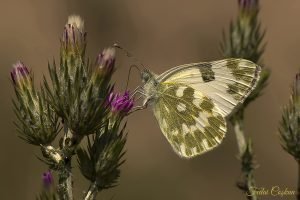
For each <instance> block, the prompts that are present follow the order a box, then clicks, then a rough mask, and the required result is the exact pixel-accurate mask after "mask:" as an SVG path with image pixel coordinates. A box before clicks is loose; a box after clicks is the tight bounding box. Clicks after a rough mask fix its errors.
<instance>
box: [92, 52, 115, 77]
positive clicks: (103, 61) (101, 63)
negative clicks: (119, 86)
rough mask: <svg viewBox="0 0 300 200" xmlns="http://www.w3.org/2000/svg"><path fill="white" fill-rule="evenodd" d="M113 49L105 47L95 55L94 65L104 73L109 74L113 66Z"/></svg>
mask: <svg viewBox="0 0 300 200" xmlns="http://www.w3.org/2000/svg"><path fill="white" fill-rule="evenodd" d="M115 54H116V52H115V49H114V48H107V49H104V50H103V51H102V53H100V54H99V55H98V56H97V60H96V66H97V68H98V70H100V71H104V73H105V74H111V73H112V72H113V69H114V66H115V60H116V59H115Z"/></svg>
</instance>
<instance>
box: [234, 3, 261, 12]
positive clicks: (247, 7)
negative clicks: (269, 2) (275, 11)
mask: <svg viewBox="0 0 300 200" xmlns="http://www.w3.org/2000/svg"><path fill="white" fill-rule="evenodd" d="M238 3H239V7H240V8H241V9H242V10H245V11H252V10H257V9H258V0H238Z"/></svg>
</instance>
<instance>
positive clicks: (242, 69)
mask: <svg viewBox="0 0 300 200" xmlns="http://www.w3.org/2000/svg"><path fill="white" fill-rule="evenodd" d="M259 72H260V67H259V66H257V65H256V64H255V63H253V62H251V61H248V60H245V59H235V58H230V59H224V60H219V61H213V62H203V63H192V64H187V65H181V66H178V67H174V68H172V69H170V70H168V71H166V72H165V73H163V74H161V75H160V76H159V77H158V80H159V81H161V82H165V83H178V84H186V85H189V86H191V87H193V88H194V89H195V90H197V91H201V92H202V93H203V94H204V95H206V96H207V97H209V98H210V99H212V100H213V102H214V103H215V104H216V105H217V106H218V108H219V109H220V111H221V113H222V115H223V116H227V115H229V114H230V113H231V112H232V110H233V109H234V108H235V107H236V106H237V105H238V104H240V103H242V102H243V101H244V100H245V98H246V97H247V96H248V95H249V94H250V93H251V91H252V90H253V89H254V88H255V86H256V84H257V82H258V80H259Z"/></svg>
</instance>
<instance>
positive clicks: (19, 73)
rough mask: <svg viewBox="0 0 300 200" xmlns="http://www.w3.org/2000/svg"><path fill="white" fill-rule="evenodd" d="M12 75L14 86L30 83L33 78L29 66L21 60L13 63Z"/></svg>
mask: <svg viewBox="0 0 300 200" xmlns="http://www.w3.org/2000/svg"><path fill="white" fill-rule="evenodd" d="M10 76H11V79H12V81H13V83H14V86H17V87H19V86H21V85H24V84H26V83H28V82H29V81H30V79H31V78H30V73H29V70H28V68H27V67H26V66H25V65H24V64H23V63H22V62H20V61H18V62H17V63H16V64H14V65H13V69H12V70H11V72H10Z"/></svg>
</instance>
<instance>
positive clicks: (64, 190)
mask: <svg viewBox="0 0 300 200" xmlns="http://www.w3.org/2000/svg"><path fill="white" fill-rule="evenodd" d="M64 133H65V134H64V138H63V152H65V151H64V150H65V149H66V148H68V145H67V143H68V141H67V140H69V139H70V138H71V137H72V133H71V132H70V131H69V129H68V126H67V125H66V124H64ZM64 156H65V155H64ZM71 158H72V157H71V156H70V157H69V155H67V158H64V159H65V160H64V162H63V166H62V167H61V169H60V170H59V180H58V182H59V185H58V193H59V195H60V199H62V200H73V191H72V166H71Z"/></svg>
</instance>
